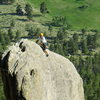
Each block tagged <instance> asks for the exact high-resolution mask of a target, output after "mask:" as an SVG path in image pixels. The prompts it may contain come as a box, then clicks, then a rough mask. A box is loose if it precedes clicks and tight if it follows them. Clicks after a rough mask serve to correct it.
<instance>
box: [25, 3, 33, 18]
mask: <svg viewBox="0 0 100 100" xmlns="http://www.w3.org/2000/svg"><path fill="white" fill-rule="evenodd" d="M25 11H26V13H27V16H30V15H32V11H33V9H32V6H31V5H30V4H26V6H25Z"/></svg>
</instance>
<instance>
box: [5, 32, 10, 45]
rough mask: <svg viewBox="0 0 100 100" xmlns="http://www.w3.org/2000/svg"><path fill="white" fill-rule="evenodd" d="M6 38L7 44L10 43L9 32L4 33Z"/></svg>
mask: <svg viewBox="0 0 100 100" xmlns="http://www.w3.org/2000/svg"><path fill="white" fill-rule="evenodd" d="M4 38H5V40H6V41H5V43H6V45H9V44H10V42H11V41H10V37H9V36H8V35H7V34H4Z"/></svg>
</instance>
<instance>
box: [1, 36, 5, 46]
mask: <svg viewBox="0 0 100 100" xmlns="http://www.w3.org/2000/svg"><path fill="white" fill-rule="evenodd" d="M0 43H1V44H2V45H5V44H6V43H5V38H4V35H3V34H0Z"/></svg>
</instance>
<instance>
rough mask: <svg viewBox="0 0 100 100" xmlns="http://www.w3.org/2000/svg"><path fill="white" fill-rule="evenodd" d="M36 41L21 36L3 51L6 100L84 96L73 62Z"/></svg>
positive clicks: (60, 99)
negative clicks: (43, 49) (47, 54)
mask: <svg viewBox="0 0 100 100" xmlns="http://www.w3.org/2000/svg"><path fill="white" fill-rule="evenodd" d="M48 53H49V57H46V55H45V54H44V52H43V51H42V49H41V48H40V46H39V45H37V44H36V43H35V42H32V41H30V40H27V39H25V40H24V39H23V40H21V41H20V42H18V43H16V44H15V45H13V46H10V47H9V48H8V50H7V51H6V52H5V53H4V54H3V57H2V59H1V65H2V66H1V67H2V70H1V73H2V79H3V83H4V92H5V95H6V98H7V100H84V90H83V82H82V79H81V77H80V75H79V74H78V72H77V71H76V69H75V67H74V65H73V64H72V63H71V62H70V61H69V60H68V59H66V58H64V57H63V56H61V55H59V54H56V53H54V52H51V51H49V50H48Z"/></svg>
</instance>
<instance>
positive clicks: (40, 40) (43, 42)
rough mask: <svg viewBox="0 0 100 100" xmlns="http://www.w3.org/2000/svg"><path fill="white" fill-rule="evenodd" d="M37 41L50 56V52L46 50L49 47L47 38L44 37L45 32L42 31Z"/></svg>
mask: <svg viewBox="0 0 100 100" xmlns="http://www.w3.org/2000/svg"><path fill="white" fill-rule="evenodd" d="M36 43H38V44H39V45H40V47H41V48H42V50H43V51H44V53H45V54H46V56H47V57H48V56H49V54H48V52H47V51H46V49H47V40H46V38H45V37H44V34H43V33H40V35H39V38H38V40H37V41H36Z"/></svg>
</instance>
